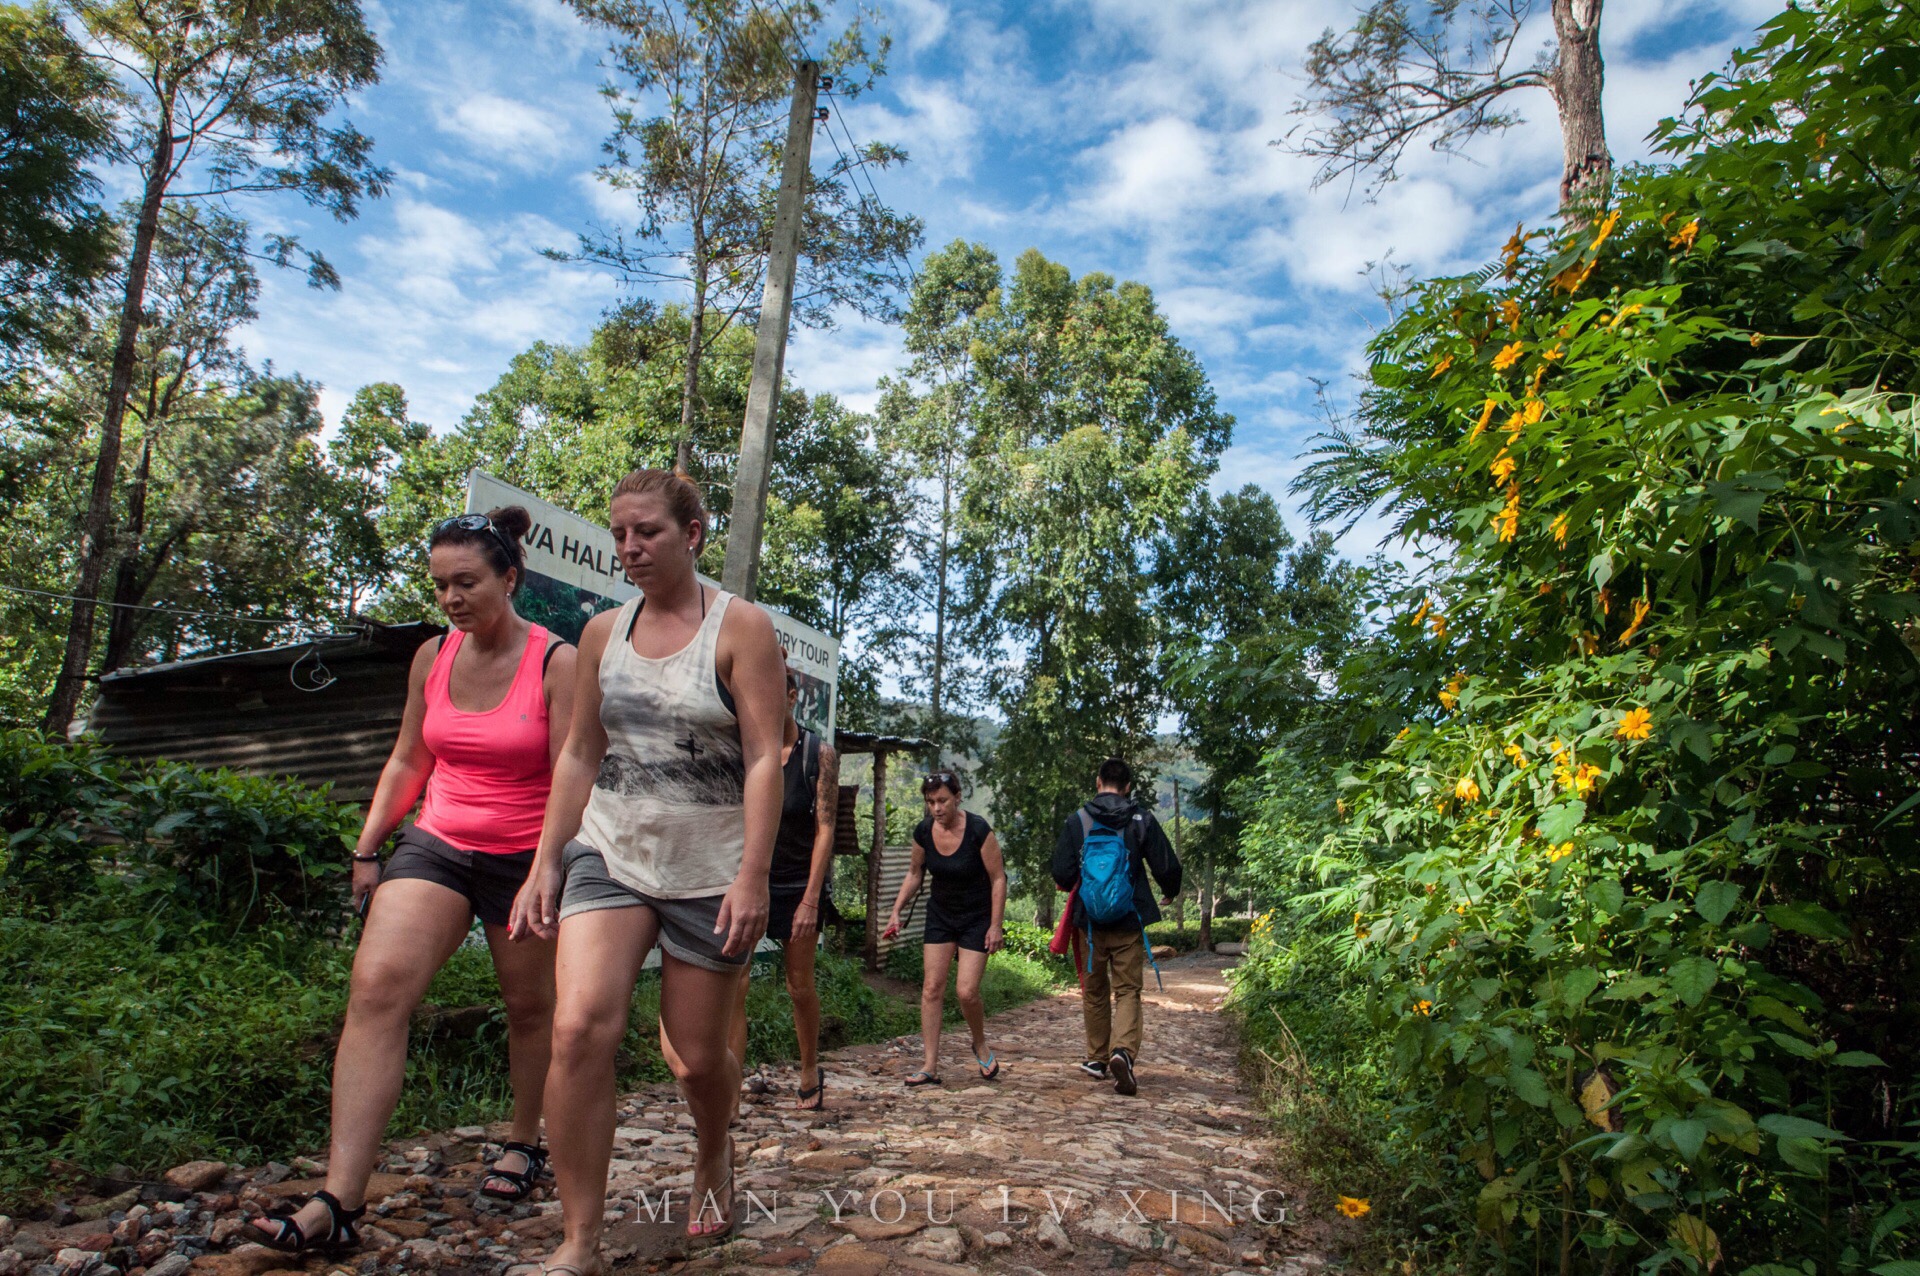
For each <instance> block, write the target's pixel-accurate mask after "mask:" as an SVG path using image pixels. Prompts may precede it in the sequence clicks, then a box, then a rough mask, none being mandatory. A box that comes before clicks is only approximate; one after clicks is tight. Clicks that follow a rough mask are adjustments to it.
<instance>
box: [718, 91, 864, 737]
mask: <svg viewBox="0 0 1920 1276" xmlns="http://www.w3.org/2000/svg"><path fill="white" fill-rule="evenodd" d="M819 72H820V66H819V64H818V63H815V62H806V61H802V62H798V63H796V64H795V65H794V68H793V107H792V109H791V110H790V111H789V112H788V114H787V151H786V158H785V159H784V161H783V162H782V163H781V166H780V197H779V203H778V204H777V205H776V207H775V211H774V218H773V242H772V244H771V245H770V247H769V251H768V253H767V283H766V287H765V288H764V289H763V290H762V291H761V294H760V325H759V328H758V329H757V330H756V333H755V336H754V342H753V379H752V381H751V382H750V383H749V384H748V386H747V415H746V419H745V420H744V421H743V422H742V423H741V426H740V465H739V468H738V469H737V470H736V471H735V473H734V476H733V509H732V512H731V513H730V514H729V515H728V517H727V561H726V566H725V568H724V570H722V572H721V584H722V585H723V586H724V587H725V588H726V590H727V592H729V593H731V594H734V595H736V596H738V597H740V598H744V599H746V600H747V601H748V602H751V601H753V594H754V589H755V587H756V585H757V584H758V582H759V578H760V539H761V534H762V532H763V531H764V530H765V523H766V516H767V481H768V479H769V478H770V477H771V475H772V473H773V422H774V417H775V416H776V415H778V413H779V409H780V381H781V377H782V375H783V374H784V372H785V370H786V361H787V324H788V321H789V320H790V319H791V318H792V316H793V275H794V269H795V267H796V266H797V264H798V262H799V257H800V228H801V222H802V220H803V218H802V213H803V212H804V211H805V204H806V193H807V171H808V164H809V162H810V161H811V160H812V157H813V110H814V102H815V101H816V100H817V99H818V95H819V91H820V74H819ZM877 764H878V758H877V755H876V765H877Z"/></svg>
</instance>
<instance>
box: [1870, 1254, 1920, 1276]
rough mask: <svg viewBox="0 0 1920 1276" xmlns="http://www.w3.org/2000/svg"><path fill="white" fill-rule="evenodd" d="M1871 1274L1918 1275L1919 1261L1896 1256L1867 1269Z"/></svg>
mask: <svg viewBox="0 0 1920 1276" xmlns="http://www.w3.org/2000/svg"><path fill="white" fill-rule="evenodd" d="M1869 1270H1870V1271H1871V1272H1872V1273H1873V1276H1920V1263H1916V1262H1915V1261H1913V1260H1912V1259H1911V1258H1896V1259H1894V1260H1893V1261H1892V1262H1891V1263H1882V1264H1880V1265H1879V1266H1878V1267H1874V1268H1870V1269H1869Z"/></svg>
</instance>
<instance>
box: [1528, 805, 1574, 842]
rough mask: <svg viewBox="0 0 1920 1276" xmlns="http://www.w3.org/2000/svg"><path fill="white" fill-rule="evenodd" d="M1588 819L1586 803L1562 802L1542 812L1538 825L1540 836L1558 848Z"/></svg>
mask: <svg viewBox="0 0 1920 1276" xmlns="http://www.w3.org/2000/svg"><path fill="white" fill-rule="evenodd" d="M1586 818H1587V804H1586V803H1585V802H1579V801H1574V802H1562V803H1560V804H1559V805H1557V806H1550V807H1548V808H1547V809H1546V810H1544V811H1542V812H1540V818H1539V819H1538V820H1537V821H1536V823H1537V824H1538V826H1539V829H1540V836H1541V837H1543V838H1545V839H1546V840H1547V841H1548V842H1549V843H1550V844H1552V845H1554V846H1558V845H1559V844H1560V843H1562V842H1564V841H1566V840H1567V839H1568V838H1571V837H1572V836H1573V831H1574V830H1575V829H1577V828H1579V827H1580V822H1581V821H1582V820H1584V819H1586Z"/></svg>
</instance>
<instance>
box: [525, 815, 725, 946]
mask: <svg viewBox="0 0 1920 1276" xmlns="http://www.w3.org/2000/svg"><path fill="white" fill-rule="evenodd" d="M560 873H561V886H560V920H561V921H565V920H567V918H569V917H572V916H574V915H575V914H576V913H591V912H596V911H598V910H599V909H602V908H650V909H652V910H653V915H654V916H655V917H657V918H659V919H660V947H661V949H662V950H663V951H664V952H666V953H667V954H668V955H670V956H673V957H677V958H678V959H680V960H681V961H684V962H686V963H687V964H688V965H689V966H701V967H704V968H705V969H707V970H738V969H740V967H742V966H744V965H746V964H747V963H748V962H750V961H752V960H753V950H752V949H751V948H749V949H748V950H747V951H746V952H744V953H741V954H740V955H739V956H738V957H728V956H725V955H723V954H722V953H721V951H720V947H721V945H722V944H724V943H726V939H727V937H726V935H725V934H719V935H716V934H714V933H713V923H714V921H715V919H717V918H718V917H719V916H720V901H721V900H722V899H724V898H726V897H725V896H724V895H703V896H700V897H699V898H697V899H659V898H656V897H655V896H652V895H646V894H643V893H641V892H640V891H637V890H634V889H633V888H632V887H631V886H627V885H625V884H624V883H621V882H617V881H615V880H614V879H613V875H612V874H611V873H609V872H607V861H606V857H605V856H603V855H601V854H600V852H599V851H596V850H594V849H593V848H592V847H591V846H588V845H587V844H586V843H585V842H580V841H573V842H568V843H567V849H566V851H565V852H564V853H563V854H562V856H561V859H560Z"/></svg>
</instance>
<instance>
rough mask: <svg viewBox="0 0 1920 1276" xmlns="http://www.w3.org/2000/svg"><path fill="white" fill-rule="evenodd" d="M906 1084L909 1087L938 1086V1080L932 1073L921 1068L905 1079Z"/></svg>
mask: <svg viewBox="0 0 1920 1276" xmlns="http://www.w3.org/2000/svg"><path fill="white" fill-rule="evenodd" d="M916 1078H917V1080H916ZM907 1084H908V1085H910V1086H919V1085H939V1084H940V1078H939V1077H937V1076H935V1075H934V1074H933V1073H931V1072H928V1071H927V1070H926V1069H925V1068H922V1069H920V1071H918V1072H916V1073H914V1074H913V1075H912V1076H910V1077H908V1078H907Z"/></svg>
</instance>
